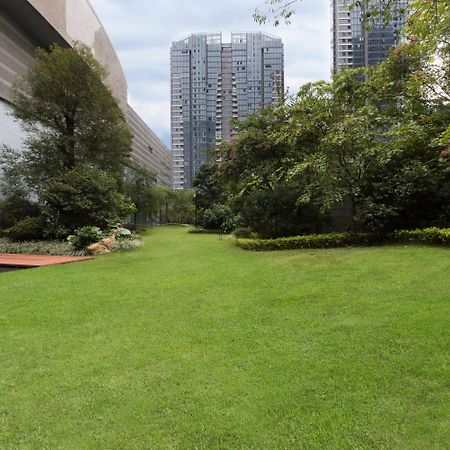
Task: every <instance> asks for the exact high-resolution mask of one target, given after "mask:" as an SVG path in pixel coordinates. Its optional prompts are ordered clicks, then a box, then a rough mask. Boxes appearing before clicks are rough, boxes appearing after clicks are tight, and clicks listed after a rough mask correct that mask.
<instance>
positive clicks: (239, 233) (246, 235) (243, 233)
mask: <svg viewBox="0 0 450 450" xmlns="http://www.w3.org/2000/svg"><path fill="white" fill-rule="evenodd" d="M232 234H233V237H235V238H236V239H255V238H257V235H256V234H255V233H253V232H252V230H251V229H250V228H236V229H235V230H234V231H233V233H232Z"/></svg>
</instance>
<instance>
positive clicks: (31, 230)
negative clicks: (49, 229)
mask: <svg viewBox="0 0 450 450" xmlns="http://www.w3.org/2000/svg"><path fill="white" fill-rule="evenodd" d="M43 233H44V222H43V219H42V218H41V217H25V218H23V219H21V220H19V221H18V222H17V223H15V224H14V225H13V226H12V227H11V228H9V229H7V230H6V235H7V236H8V237H9V238H10V239H11V240H12V241H29V240H33V239H39V238H41V237H42V236H43Z"/></svg>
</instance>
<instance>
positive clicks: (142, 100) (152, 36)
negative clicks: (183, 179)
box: [91, 0, 331, 148]
mask: <svg viewBox="0 0 450 450" xmlns="http://www.w3.org/2000/svg"><path fill="white" fill-rule="evenodd" d="M91 3H92V5H93V7H94V9H95V10H96V12H97V14H98V16H99V18H100V20H101V21H102V23H103V26H104V27H105V29H106V31H107V33H108V35H109V37H110V39H111V41H112V43H113V45H114V47H115V49H116V51H117V53H118V55H119V58H120V61H121V62H122V66H123V68H124V71H125V75H126V77H127V80H128V100H129V103H130V104H131V106H132V107H133V108H134V109H135V110H136V111H137V112H138V113H139V115H140V116H141V117H142V118H143V119H144V120H145V122H147V124H148V125H149V126H150V127H151V128H152V129H153V130H154V131H155V133H156V134H157V135H158V136H159V137H160V138H161V139H162V140H163V141H164V143H165V144H166V145H167V146H169V148H170V52H169V49H170V44H171V42H172V41H173V40H174V39H177V38H181V37H183V36H186V35H188V34H190V33H196V32H208V31H222V33H223V41H224V42H229V40H230V33H231V31H264V32H268V33H270V34H273V35H276V36H279V37H281V38H282V39H283V42H284V46H285V50H284V51H285V85H286V86H287V87H289V91H290V92H291V93H295V92H296V91H297V90H298V88H299V86H300V85H301V84H303V83H305V82H308V81H315V80H320V79H328V78H329V76H330V61H331V57H330V16H329V0H303V1H302V2H301V3H300V4H299V5H298V7H297V13H296V15H295V16H294V19H293V21H292V23H291V25H288V26H286V25H284V24H283V25H280V26H278V27H276V28H275V27H273V26H272V25H264V26H260V25H258V24H256V23H254V22H253V19H252V14H253V11H254V8H255V6H260V7H263V6H264V0H91Z"/></svg>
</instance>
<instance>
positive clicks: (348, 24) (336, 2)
mask: <svg viewBox="0 0 450 450" xmlns="http://www.w3.org/2000/svg"><path fill="white" fill-rule="evenodd" d="M382 2H383V0H372V2H370V3H369V6H368V8H369V10H370V8H371V6H377V3H380V4H381V3H382ZM352 3H353V2H352V1H351V0H331V9H332V14H331V17H332V49H333V72H339V70H342V69H343V68H356V67H368V66H374V65H377V64H378V63H379V62H381V61H383V59H385V58H386V56H387V53H388V51H389V49H390V48H391V47H393V46H394V45H396V44H397V43H398V41H399V39H400V31H401V28H402V26H403V24H404V21H405V13H404V8H405V6H406V4H407V2H406V1H401V2H399V3H398V4H397V14H394V17H393V18H392V20H391V21H390V22H389V23H388V24H385V23H383V19H382V18H376V19H372V20H371V21H370V22H369V23H368V22H366V21H365V20H364V17H365V15H366V12H367V11H366V5H365V2H362V4H361V6H358V7H356V6H355V7H353V8H352V9H349V6H350V5H351V4H352ZM384 3H385V2H384Z"/></svg>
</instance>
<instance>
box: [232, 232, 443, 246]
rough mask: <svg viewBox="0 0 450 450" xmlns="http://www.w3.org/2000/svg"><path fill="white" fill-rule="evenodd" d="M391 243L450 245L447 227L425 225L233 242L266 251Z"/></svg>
mask: <svg viewBox="0 0 450 450" xmlns="http://www.w3.org/2000/svg"><path fill="white" fill-rule="evenodd" d="M393 242H412V243H422V244H430V245H445V246H450V228H436V227H433V228H424V229H421V230H420V229H417V230H397V231H395V232H394V233H392V234H386V235H380V234H376V233H349V232H343V233H326V234H309V235H303V236H292V237H285V238H277V239H237V240H236V244H237V245H239V247H241V248H243V249H245V250H256V251H269V250H288V249H301V248H333V247H350V246H370V245H379V244H383V243H393Z"/></svg>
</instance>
